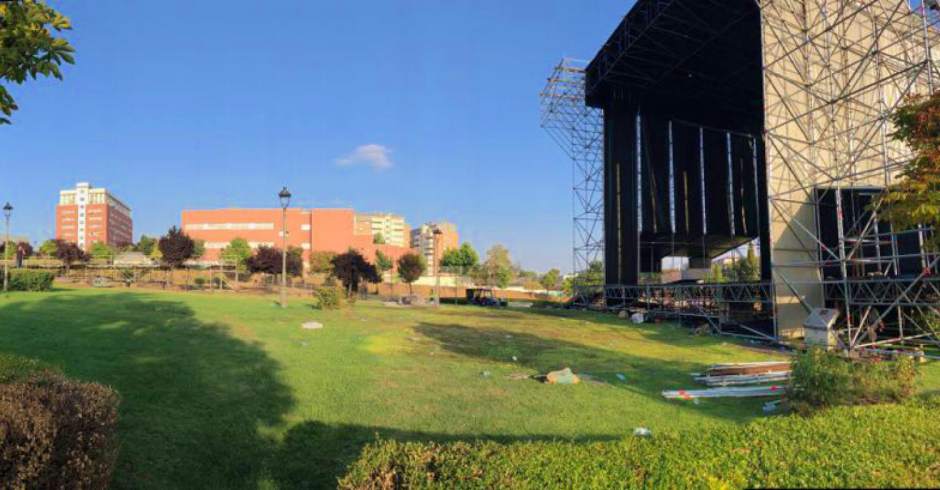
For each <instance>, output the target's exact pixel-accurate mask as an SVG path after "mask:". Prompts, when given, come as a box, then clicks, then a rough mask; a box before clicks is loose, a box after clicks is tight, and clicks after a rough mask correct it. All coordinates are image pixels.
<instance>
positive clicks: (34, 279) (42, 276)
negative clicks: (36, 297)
mask: <svg viewBox="0 0 940 490" xmlns="http://www.w3.org/2000/svg"><path fill="white" fill-rule="evenodd" d="M54 279H55V274H53V273H52V272H48V271H38V270H29V269H14V270H12V271H10V284H9V288H10V290H11V291H48V290H50V289H52V281H53V280H54Z"/></svg>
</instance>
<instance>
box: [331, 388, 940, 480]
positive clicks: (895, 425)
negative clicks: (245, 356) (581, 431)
mask: <svg viewBox="0 0 940 490" xmlns="http://www.w3.org/2000/svg"><path fill="white" fill-rule="evenodd" d="M938 409H940V397H935V398H932V399H918V400H913V401H909V402H908V403H906V404H903V405H877V406H870V407H838V408H834V409H831V410H826V411H824V412H821V413H820V414H819V415H817V416H814V417H802V416H798V415H784V416H776V417H770V418H765V419H760V420H758V421H756V422H752V423H749V424H746V425H738V426H717V427H716V426H711V427H709V428H705V429H702V430H700V431H695V432H685V433H676V432H654V433H653V435H652V437H649V438H640V437H628V438H624V439H621V440H616V441H609V442H594V443H577V442H561V441H553V442H516V443H508V444H500V443H496V442H455V443H446V444H440V443H431V442H428V443H420V442H396V441H380V442H377V443H374V444H372V445H370V446H367V447H366V448H365V449H364V450H363V452H362V453H361V455H360V458H359V460H358V461H356V462H355V463H353V464H352V465H351V466H350V468H349V469H348V472H347V474H346V476H345V477H343V478H342V479H341V480H340V482H339V486H340V487H341V488H346V489H360V488H361V489H366V488H368V489H377V488H382V489H393V488H534V489H544V488H638V487H644V488H706V487H707V488H742V487H768V486H769V487H817V488H818V487H911V486H917V487H936V486H938V485H940V465H938V464H937V461H938V460H940V424H937V423H936V410H938Z"/></svg>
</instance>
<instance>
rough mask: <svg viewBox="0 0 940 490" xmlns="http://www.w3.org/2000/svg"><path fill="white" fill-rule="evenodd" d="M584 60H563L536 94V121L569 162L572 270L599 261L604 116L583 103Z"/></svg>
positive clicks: (601, 220)
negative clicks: (538, 113)
mask: <svg viewBox="0 0 940 490" xmlns="http://www.w3.org/2000/svg"><path fill="white" fill-rule="evenodd" d="M585 64H586V63H585V62H583V61H578V60H573V59H569V58H565V59H562V60H561V62H560V63H558V65H557V66H555V69H554V70H553V71H552V75H551V76H550V77H549V78H548V83H547V84H546V85H545V89H544V90H542V92H541V94H540V99H541V109H542V110H541V126H542V128H544V129H545V131H547V132H548V134H549V135H550V136H551V137H552V139H554V140H555V142H556V143H558V145H559V146H561V148H562V150H564V151H565V153H566V154H567V155H568V157H569V158H570V159H571V162H572V191H573V202H572V213H573V217H574V222H573V231H572V233H573V236H572V268H573V272H574V273H576V274H577V273H580V272H584V271H586V270H588V268H589V267H590V266H591V264H592V263H596V262H599V263H603V260H604V158H603V153H602V152H603V128H604V121H603V114H602V113H601V111H600V110H599V109H595V108H592V107H588V106H587V105H585V103H584V66H585ZM596 286H598V287H601V286H603V284H601V283H598V284H596Z"/></svg>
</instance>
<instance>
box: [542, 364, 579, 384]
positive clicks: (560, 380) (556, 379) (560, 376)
mask: <svg viewBox="0 0 940 490" xmlns="http://www.w3.org/2000/svg"><path fill="white" fill-rule="evenodd" d="M545 382H546V383H548V384H553V385H574V384H578V383H580V382H581V378H579V377H578V375H577V374H574V373H573V372H572V371H571V368H564V369H560V370H558V371H552V372H550V373H548V374H546V375H545Z"/></svg>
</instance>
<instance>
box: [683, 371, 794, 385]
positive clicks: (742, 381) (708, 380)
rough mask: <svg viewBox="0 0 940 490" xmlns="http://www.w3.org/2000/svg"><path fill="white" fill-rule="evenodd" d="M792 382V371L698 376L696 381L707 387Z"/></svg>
mask: <svg viewBox="0 0 940 490" xmlns="http://www.w3.org/2000/svg"><path fill="white" fill-rule="evenodd" d="M789 380H790V371H780V372H771V373H766V374H729V375H727V376H709V375H705V376H696V377H695V381H698V382H699V383H702V384H704V385H706V386H735V385H754V384H761V383H782V382H786V381H789Z"/></svg>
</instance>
